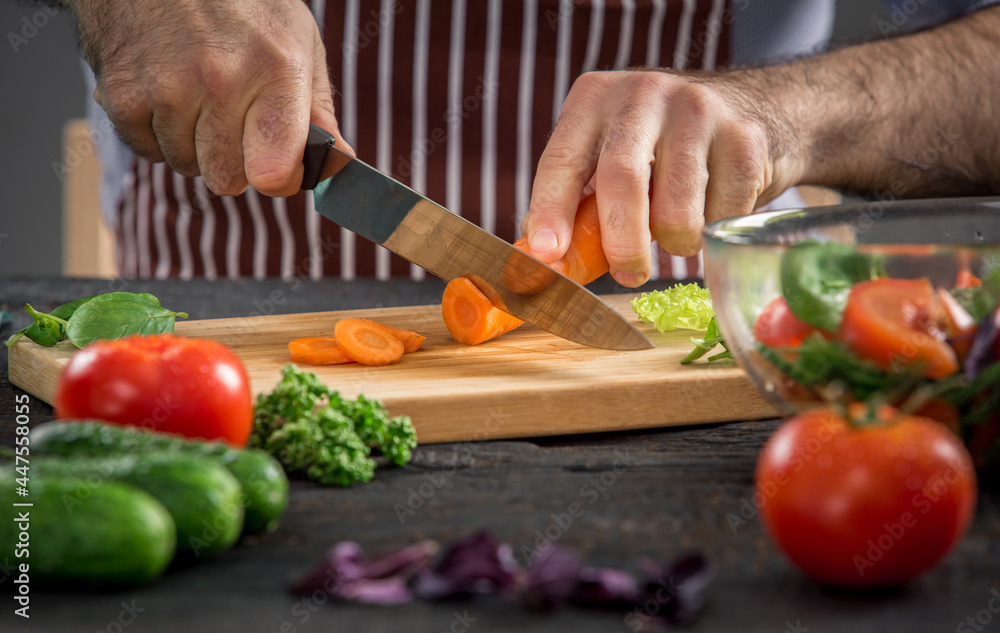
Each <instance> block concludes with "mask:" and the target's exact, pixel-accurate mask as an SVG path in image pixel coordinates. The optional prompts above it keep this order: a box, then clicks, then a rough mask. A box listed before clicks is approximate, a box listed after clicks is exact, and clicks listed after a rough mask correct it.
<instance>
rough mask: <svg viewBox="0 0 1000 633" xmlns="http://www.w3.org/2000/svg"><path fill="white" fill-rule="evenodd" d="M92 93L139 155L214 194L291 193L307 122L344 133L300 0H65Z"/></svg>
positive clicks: (316, 38)
mask: <svg viewBox="0 0 1000 633" xmlns="http://www.w3.org/2000/svg"><path fill="white" fill-rule="evenodd" d="M69 4H70V6H71V8H72V9H73V11H74V12H75V13H76V15H77V18H78V22H79V29H80V40H81V43H82V45H83V52H84V55H85V56H86V59H87V61H88V63H89V64H90V66H91V68H93V69H94V71H95V73H96V74H97V90H96V91H95V92H94V99H96V100H97V102H98V103H99V104H100V105H101V106H102V107H103V108H104V110H105V111H106V112H107V114H108V117H109V118H110V119H111V122H112V124H114V126H115V128H116V129H117V131H118V133H119V134H120V135H121V137H122V140H123V141H125V143H126V144H128V145H129V146H130V147H131V148H132V149H133V150H134V151H135V152H136V154H138V155H139V156H141V157H143V158H145V159H147V160H150V161H154V162H155V161H166V162H167V163H169V164H170V166H171V167H172V168H173V169H174V170H176V171H177V172H179V173H181V174H184V175H185V176H195V175H198V174H201V175H202V177H203V178H204V179H205V183H206V184H207V185H208V187H209V189H211V190H212V191H213V192H214V193H216V194H218V195H236V194H239V193H242V192H243V191H244V190H245V189H246V188H247V186H248V184H249V185H250V186H253V187H254V188H256V189H257V190H259V191H260V192H262V193H264V194H266V195H272V196H285V195H291V194H292V193H294V192H296V191H297V190H298V189H299V186H300V184H301V182H302V154H303V151H304V149H305V144H306V136H307V135H308V131H309V122H310V121H312V122H314V123H316V124H318V125H320V126H321V127H324V128H326V129H327V130H330V131H331V132H332V133H333V134H334V136H336V137H337V141H338V144H340V145H341V146H342V147H345V148H347V149H348V150H349V151H352V152H353V150H350V148H349V146H348V145H347V143H346V142H344V140H343V138H342V137H341V134H340V130H339V127H338V126H337V119H336V117H335V115H334V109H333V93H332V90H331V87H330V80H329V77H328V74H327V66H326V51H325V49H324V47H323V42H322V40H321V39H320V35H319V30H318V28H317V26H316V22H315V20H314V19H313V16H312V14H311V13H310V11H309V8H308V7H307V6H306V4H305V3H303V2H302V0H138V1H136V0H69Z"/></svg>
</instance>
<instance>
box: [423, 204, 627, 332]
mask: <svg viewBox="0 0 1000 633" xmlns="http://www.w3.org/2000/svg"><path fill="white" fill-rule="evenodd" d="M514 247H515V248H517V249H519V250H521V251H524V252H525V253H528V254H529V255H530V254H531V249H529V248H528V239H527V237H522V238H521V239H519V240H517V241H516V242H514ZM549 266H550V267H551V268H553V269H554V270H555V271H557V272H559V273H562V274H563V275H566V276H567V277H569V278H570V279H572V280H573V281H575V282H577V283H579V284H588V283H590V282H592V281H594V280H595V279H597V278H598V277H600V276H601V275H603V274H604V273H606V272H608V269H609V268H610V267H609V265H608V258H607V257H605V255H604V248H603V246H602V244H601V224H600V218H599V216H598V214H597V196H596V195H594V194H590V195H589V196H585V197H584V198H583V199H582V200H581V201H580V206H579V207H577V210H576V219H575V220H574V224H573V238H572V241H571V242H570V245H569V249H568V250H567V251H566V254H565V255H563V256H562V257H561V258H559V259H558V260H556V261H554V262H552V263H551V264H549ZM460 280H462V281H461V282H460ZM503 280H504V285H506V286H507V288H509V289H511V290H513V291H514V292H517V293H521V294H531V293H534V292H539V291H541V290H543V289H544V288H545V287H546V286H547V285H548V284H549V283H551V282H552V278H545V277H544V276H543V277H541V278H535V277H532V278H529V277H527V276H526V275H524V274H523V273H520V272H519V271H518V266H517V264H516V260H511V262H509V263H508V265H507V267H506V268H505V269H504V274H503ZM442 303H443V305H442V313H443V314H444V322H445V325H447V326H448V331H449V332H451V335H452V337H454V339H455V340H456V341H458V342H459V343H468V344H470V345H476V344H478V343H482V342H484V341H488V340H490V339H493V338H496V337H498V336H500V335H501V334H503V333H505V332H509V331H511V330H513V329H514V328H515V327H517V326H518V325H520V324H521V323H523V322H522V321H520V320H519V319H516V318H515V317H512V316H510V315H509V314H507V313H506V312H503V311H502V310H499V309H497V308H496V306H495V302H491V301H490V298H488V297H487V296H486V295H484V294H483V293H482V292H481V291H480V290H479V288H477V287H476V286H475V284H473V283H472V282H471V281H469V280H468V279H464V278H461V277H460V278H458V279H453V280H452V281H451V282H449V283H448V285H447V286H446V287H445V291H444V299H443V300H442ZM449 304H450V305H449ZM490 308H492V311H491V310H490ZM501 324H502V325H501Z"/></svg>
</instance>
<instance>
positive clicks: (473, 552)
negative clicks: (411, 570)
mask: <svg viewBox="0 0 1000 633" xmlns="http://www.w3.org/2000/svg"><path fill="white" fill-rule="evenodd" d="M517 571H518V567H517V561H515V560H514V555H513V552H512V551H511V548H510V545H507V544H506V543H497V542H496V541H495V540H494V539H493V537H492V536H491V535H490V534H489V532H486V531H482V532H477V533H476V534H473V535H472V536H470V537H469V538H466V539H462V540H459V541H456V542H454V543H453V544H452V545H451V547H450V548H449V549H448V551H447V552H445V554H444V556H442V558H441V560H440V561H439V562H438V564H437V565H435V566H434V568H433V569H431V570H426V569H424V570H421V572H420V573H419V574H418V575H417V578H416V582H415V592H416V594H417V595H418V596H420V597H421V598H427V599H430V600H438V599H442V598H450V597H453V596H459V595H465V594H473V593H503V592H505V591H507V590H509V589H510V588H511V587H513V586H514V584H515V583H516V581H517V575H516V572H517Z"/></svg>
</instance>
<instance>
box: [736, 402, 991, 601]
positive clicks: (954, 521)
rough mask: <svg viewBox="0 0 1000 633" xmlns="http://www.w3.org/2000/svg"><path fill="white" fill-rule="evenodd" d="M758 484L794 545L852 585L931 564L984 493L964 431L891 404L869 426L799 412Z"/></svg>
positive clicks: (809, 563) (813, 570) (803, 558)
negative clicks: (959, 434)
mask: <svg viewBox="0 0 1000 633" xmlns="http://www.w3.org/2000/svg"><path fill="white" fill-rule="evenodd" d="M857 413H863V407H862V411H860V412H857ZM855 414H856V413H855ZM755 485H756V490H757V496H758V497H759V498H760V499H761V503H762V505H761V512H762V515H763V518H764V522H765V524H766V525H767V528H768V530H769V531H770V533H771V535H772V536H773V537H774V539H775V541H777V543H778V545H779V546H780V547H781V549H782V550H783V551H784V552H785V554H787V555H788V557H789V558H790V559H791V560H792V561H793V562H794V563H795V564H796V565H798V567H800V568H801V569H802V570H803V571H804V572H805V573H806V574H807V575H809V576H811V577H812V578H814V579H816V580H818V581H819V582H821V583H823V584H827V585H833V586H838V587H847V588H870V587H885V586H895V585H899V584H902V583H904V582H906V581H907V580H909V579H911V578H914V577H915V576H917V575H918V574H920V573H921V572H923V571H925V570H926V569H928V568H930V567H931V566H933V565H934V564H935V563H937V562H938V561H939V560H941V559H942V558H943V557H944V556H945V554H947V552H948V551H949V550H950V549H951V548H952V546H953V545H955V543H957V542H958V540H959V539H960V538H961V537H962V535H963V534H964V533H965V531H966V529H967V528H968V526H969V522H970V521H971V519H972V515H973V512H974V510H975V502H976V479H975V473H974V470H973V465H972V460H971V458H970V457H969V454H968V453H967V452H966V450H965V448H964V447H963V446H962V443H961V441H960V440H959V438H958V437H957V436H956V435H955V434H954V433H952V432H951V431H949V430H948V429H946V428H945V427H944V426H942V425H941V424H938V423H937V422H934V421H933V420H929V419H927V418H918V417H913V416H903V415H901V414H899V413H897V412H896V411H894V410H892V409H890V408H888V407H884V408H883V410H881V411H880V415H879V420H876V421H871V422H869V423H867V425H865V426H863V427H858V426H854V425H852V424H849V423H848V422H847V421H846V420H845V419H844V418H843V417H842V416H841V415H840V414H838V413H836V412H835V411H833V410H832V409H829V408H823V409H816V410H813V411H809V412H806V413H804V414H801V415H799V416H797V417H795V418H792V419H791V420H789V421H788V422H786V423H785V424H784V425H782V426H781V427H780V428H779V429H778V430H777V431H776V432H775V434H774V435H773V436H772V437H771V438H770V440H768V442H767V444H766V445H765V447H764V450H763V451H762V452H761V455H760V458H759V460H758V462H757V472H756V477H755Z"/></svg>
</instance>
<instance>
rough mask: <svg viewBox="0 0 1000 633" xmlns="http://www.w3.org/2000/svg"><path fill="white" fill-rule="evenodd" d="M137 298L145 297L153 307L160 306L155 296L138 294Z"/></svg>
mask: <svg viewBox="0 0 1000 633" xmlns="http://www.w3.org/2000/svg"><path fill="white" fill-rule="evenodd" d="M139 296H140V297H145V298H146V299H148V300H149V302H150V303H152V304H154V305H161V304H160V300H159V299H157V298H156V297H155V296H153V295H151V294H149V293H148V292H140V293H139Z"/></svg>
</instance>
